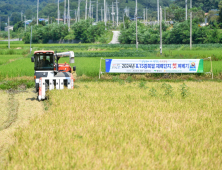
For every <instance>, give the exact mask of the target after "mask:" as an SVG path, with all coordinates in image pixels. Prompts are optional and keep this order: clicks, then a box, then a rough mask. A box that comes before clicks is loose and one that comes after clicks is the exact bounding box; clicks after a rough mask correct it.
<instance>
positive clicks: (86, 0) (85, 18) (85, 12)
mask: <svg viewBox="0 0 222 170" xmlns="http://www.w3.org/2000/svg"><path fill="white" fill-rule="evenodd" d="M85 20H87V0H86V7H85Z"/></svg>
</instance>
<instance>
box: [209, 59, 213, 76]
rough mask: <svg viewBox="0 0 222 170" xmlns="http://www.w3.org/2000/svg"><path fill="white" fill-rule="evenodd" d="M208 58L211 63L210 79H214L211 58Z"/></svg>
mask: <svg viewBox="0 0 222 170" xmlns="http://www.w3.org/2000/svg"><path fill="white" fill-rule="evenodd" d="M209 58H210V63H211V70H210V71H211V75H212V80H213V79H214V73H213V65H212V60H211V57H209Z"/></svg>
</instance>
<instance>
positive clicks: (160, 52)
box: [160, 7, 162, 55]
mask: <svg viewBox="0 0 222 170" xmlns="http://www.w3.org/2000/svg"><path fill="white" fill-rule="evenodd" d="M160 54H161V55H162V8H161V7H160Z"/></svg>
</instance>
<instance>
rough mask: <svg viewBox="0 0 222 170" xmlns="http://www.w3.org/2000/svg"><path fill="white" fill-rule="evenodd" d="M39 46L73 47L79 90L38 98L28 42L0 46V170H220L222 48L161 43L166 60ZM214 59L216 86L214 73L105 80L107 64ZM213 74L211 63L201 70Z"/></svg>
mask: <svg viewBox="0 0 222 170" xmlns="http://www.w3.org/2000/svg"><path fill="white" fill-rule="evenodd" d="M32 48H33V51H32V53H33V52H34V51H36V50H54V51H57V52H63V51H74V52H75V63H74V64H71V66H76V67H77V71H76V75H77V80H76V82H75V86H74V87H75V88H74V90H68V89H65V90H52V91H50V92H49V99H48V100H45V101H41V102H39V101H37V99H36V97H37V94H36V93H35V89H34V88H33V87H34V80H33V75H34V64H33V63H32V62H31V56H32V54H29V45H28V44H23V43H21V42H18V43H16V42H13V43H11V49H7V43H5V42H0V96H1V98H0V169H212V170H215V169H218V170H219V169H221V167H222V150H221V148H222V137H221V133H222V114H221V113H222V109H221V108H222V86H221V79H222V53H221V48H222V44H208V45H206V44H204V45H201V44H199V45H193V49H192V50H189V46H188V45H164V46H163V49H164V50H163V54H162V55H160V54H159V46H158V45H139V49H138V51H136V49H135V46H134V45H108V44H34V45H33V46H32ZM208 57H212V64H213V73H214V80H211V75H209V74H198V75H197V74H183V75H181V74H172V75H171V74H169V75H163V74H103V75H102V77H101V80H99V79H98V74H99V64H100V59H101V58H104V59H106V58H107V59H108V58H110V59H115V58H119V59H120V58H121V59H128V58H131V59H137V58H138V59H139V58H141V59H145V58H146V59H155V58H157V59H186V58H187V59H188V58H194V59H205V58H208ZM59 62H60V63H64V62H67V63H69V59H68V58H61V59H60V61H59ZM210 70H211V63H210V61H209V60H204V72H209V71H210ZM102 71H103V72H104V71H105V62H104V60H102ZM170 79H171V80H170ZM6 89H7V90H6Z"/></svg>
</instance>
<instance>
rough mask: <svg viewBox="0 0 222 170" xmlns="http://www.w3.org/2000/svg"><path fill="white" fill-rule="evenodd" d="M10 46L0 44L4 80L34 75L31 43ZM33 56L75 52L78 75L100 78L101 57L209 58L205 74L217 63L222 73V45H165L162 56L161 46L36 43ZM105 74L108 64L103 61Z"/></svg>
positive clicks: (215, 70)
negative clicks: (47, 53) (37, 53)
mask: <svg viewBox="0 0 222 170" xmlns="http://www.w3.org/2000/svg"><path fill="white" fill-rule="evenodd" d="M7 45H8V44H7V43H5V42H1V43H0V49H1V50H0V77H1V78H3V79H4V78H6V77H9V78H13V77H22V76H33V74H34V65H33V63H31V55H28V54H29V48H30V45H29V44H22V43H21V42H18V43H15V42H13V43H12V44H11V49H7ZM32 48H33V50H32V53H33V52H34V51H36V50H54V51H57V52H62V51H74V52H75V63H74V64H71V66H76V68H77V71H76V73H77V76H82V75H86V76H89V77H97V76H98V73H99V67H100V66H99V63H100V58H104V59H116V58H121V59H127V58H130V59H138V58H141V59H189V58H193V59H206V60H204V72H210V70H211V63H210V61H209V59H207V58H208V57H211V58H212V60H213V73H214V75H220V74H221V73H222V67H221V66H222V53H221V48H222V45H221V44H208V45H206V44H200V45H193V50H189V46H188V45H164V46H163V54H162V55H160V54H159V45H139V49H138V51H137V50H136V48H135V45H121V44H120V45H109V44H33V45H32ZM59 62H60V63H64V62H67V63H68V62H69V59H68V58H61V59H60V61H59ZM102 71H103V72H104V71H105V61H104V60H102Z"/></svg>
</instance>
